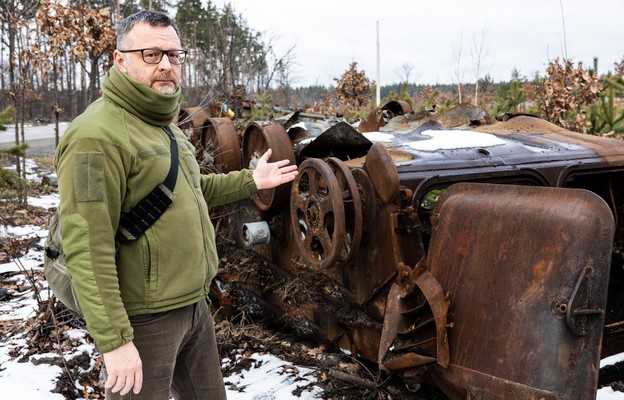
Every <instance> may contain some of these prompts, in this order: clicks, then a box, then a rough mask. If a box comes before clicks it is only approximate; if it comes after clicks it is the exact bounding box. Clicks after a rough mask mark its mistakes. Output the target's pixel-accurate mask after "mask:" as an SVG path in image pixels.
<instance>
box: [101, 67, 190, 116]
mask: <svg viewBox="0 0 624 400" xmlns="http://www.w3.org/2000/svg"><path fill="white" fill-rule="evenodd" d="M102 94H103V95H104V96H105V97H108V98H110V99H111V100H112V101H114V102H115V103H117V104H119V105H120V106H121V107H122V108H124V109H125V110H127V111H128V112H129V113H131V114H133V115H136V116H137V117H138V118H140V119H141V120H143V121H144V122H146V123H148V124H150V125H156V126H165V125H169V124H171V122H172V121H173V119H174V118H175V117H176V115H177V114H178V107H179V104H180V88H179V87H178V90H177V91H176V92H175V93H173V94H162V93H160V92H157V91H156V90H154V89H152V88H150V87H149V86H147V85H145V84H144V83H141V82H139V81H138V80H136V79H134V78H132V77H131V76H129V75H128V74H125V73H123V72H121V71H120V70H119V68H117V67H116V66H113V67H112V68H110V69H109V70H108V72H107V73H106V75H105V76H104V80H103V81H102Z"/></svg>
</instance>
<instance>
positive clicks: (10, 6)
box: [0, 0, 624, 169]
mask: <svg viewBox="0 0 624 400" xmlns="http://www.w3.org/2000/svg"><path fill="white" fill-rule="evenodd" d="M141 9H154V10H162V11H167V12H168V13H169V14H170V15H172V16H175V20H176V22H177V25H178V27H179V29H180V35H181V39H182V43H183V45H184V46H185V47H186V48H187V49H188V50H189V54H190V57H189V61H188V62H186V63H185V64H184V65H183V66H182V69H183V70H182V81H181V85H182V86H183V96H184V97H183V101H182V107H191V106H206V107H208V106H209V105H213V106H214V107H213V109H214V110H217V112H218V110H221V109H222V107H221V106H222V105H224V104H225V105H227V106H228V107H229V108H230V109H232V110H234V111H235V113H236V116H237V121H238V123H239V125H243V124H245V123H246V122H247V121H248V120H249V119H255V120H259V119H269V118H272V117H276V116H278V115H277V113H276V111H275V110H276V106H277V107H279V108H280V109H289V110H303V111H305V112H310V113H314V114H319V115H323V116H325V117H333V116H341V117H344V118H345V119H347V120H349V121H356V120H357V119H360V118H365V117H366V116H367V115H368V114H369V113H370V112H371V111H372V110H373V109H374V108H375V107H378V106H379V105H378V104H375V98H376V90H377V87H376V84H375V82H374V81H373V80H371V79H369V77H367V76H366V74H365V73H364V71H360V70H358V65H357V61H353V62H352V63H351V64H350V65H348V66H345V71H344V73H343V74H342V75H341V76H338V77H334V81H335V83H336V84H335V86H331V87H325V86H308V87H294V86H293V85H292V82H291V81H292V76H293V69H294V64H295V60H294V50H295V47H294V46H293V47H291V48H289V49H286V50H285V51H284V52H283V53H280V54H278V53H276V50H275V48H276V47H275V46H274V44H275V43H274V41H275V39H274V38H272V37H269V36H267V35H266V34H262V33H260V32H257V31H255V30H254V29H253V28H252V27H250V26H249V25H248V24H247V22H246V20H245V18H244V17H243V16H242V15H241V14H238V13H237V11H236V10H235V9H234V8H233V6H231V5H226V6H224V7H223V8H218V7H216V6H215V5H214V4H213V3H212V2H211V1H209V0H208V1H207V2H202V1H201V0H178V1H175V2H174V1H168V0H128V1H125V2H124V1H121V0H91V1H85V0H67V1H63V2H55V1H52V0H0V42H1V43H2V46H1V47H0V91H1V92H0V129H1V128H2V126H6V125H14V126H15V128H14V129H15V132H14V133H15V145H16V147H15V148H13V149H11V150H10V151H11V152H12V154H15V155H17V157H19V156H20V154H21V153H20V152H23V150H24V149H25V143H24V137H23V126H24V124H26V123H53V122H55V123H56V124H57V127H58V123H59V121H71V120H72V119H73V118H74V117H75V116H77V115H78V114H80V113H81V112H82V111H83V110H84V109H85V108H86V106H87V105H88V104H89V103H90V102H91V101H93V100H94V99H95V98H97V97H98V96H99V90H100V88H99V85H100V82H101V79H102V76H103V74H104V73H105V71H106V70H107V69H108V68H109V67H110V65H111V62H112V54H113V50H114V49H115V30H114V24H115V21H117V20H118V19H120V18H123V17H125V16H128V15H130V14H132V13H134V12H136V11H138V10H141ZM481 61H482V60H479V59H477V60H476V62H477V63H479V62H481ZM597 65H598V62H597V59H596V60H595V61H594V65H590V66H586V65H582V64H580V63H576V64H575V63H574V62H573V61H572V60H570V59H559V58H557V59H555V60H552V61H551V62H550V64H549V65H548V67H547V68H546V71H545V74H544V75H543V76H540V75H539V74H536V75H534V76H523V75H522V74H521V73H520V72H519V71H516V70H514V71H510V79H509V80H508V81H504V82H494V81H493V80H492V79H491V78H490V77H489V76H488V75H484V76H483V77H480V78H478V79H477V81H476V82H458V83H454V84H439V85H416V84H414V83H411V82H410V81H409V72H410V71H409V66H406V65H404V66H401V67H399V68H403V69H404V71H403V72H404V74H403V75H404V76H405V77H404V79H403V81H402V82H397V83H394V84H391V85H384V86H382V87H381V88H380V95H381V96H380V99H381V101H380V103H381V104H384V103H386V102H387V101H390V100H404V101H407V102H409V103H410V104H411V105H412V109H413V110H414V111H420V110H428V111H432V110H433V111H444V110H447V109H450V108H452V107H454V106H455V105H457V104H460V103H471V104H474V105H478V106H480V107H482V108H484V109H485V110H486V111H488V112H489V113H490V114H491V115H494V116H497V115H504V114H509V113H511V114H513V113H528V114H533V115H536V116H539V117H541V118H544V119H546V120H548V121H551V122H553V123H555V124H557V125H560V126H562V127H564V128H567V129H571V130H575V131H579V132H585V133H590V134H603V135H609V136H614V137H620V136H621V135H623V134H624V55H623V57H622V59H621V60H614V62H613V70H609V71H604V72H603V71H598V70H597ZM477 76H478V75H477ZM243 106H244V107H243ZM243 108H245V110H243ZM243 111H244V112H243ZM57 132H58V128H57ZM18 164H19V163H18ZM18 169H19V168H18Z"/></svg>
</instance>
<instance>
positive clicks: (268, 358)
mask: <svg viewBox="0 0 624 400" xmlns="http://www.w3.org/2000/svg"><path fill="white" fill-rule="evenodd" d="M29 165H30V167H31V168H32V165H33V164H29ZM28 202H29V204H30V205H33V206H37V207H44V208H51V207H56V206H57V204H58V195H49V196H44V197H40V198H35V197H31V198H29V199H28ZM9 236H13V237H18V238H32V237H38V238H40V240H41V245H43V241H44V239H45V237H46V236H47V230H45V229H44V228H42V227H39V226H23V227H4V228H3V229H0V237H9ZM42 257H43V255H42V253H41V252H40V251H33V250H30V251H29V252H28V253H27V254H26V255H24V256H23V257H21V258H20V259H18V260H15V261H12V262H9V263H5V264H0V274H3V273H11V272H17V274H13V275H12V279H14V280H15V283H16V284H26V282H27V281H26V276H25V275H23V274H22V273H19V272H20V271H23V270H24V269H25V270H27V271H28V270H33V271H38V270H42V268H43V258H42ZM20 265H21V266H22V267H21V268H20ZM44 284H45V283H44ZM41 295H42V296H46V295H47V290H42V291H41ZM36 310H37V302H36V300H35V299H34V298H33V296H32V291H31V290H29V291H26V292H24V293H21V294H19V293H16V294H15V295H14V297H13V299H12V300H11V301H8V302H7V301H0V322H3V323H7V322H8V321H16V323H20V321H25V320H26V319H28V318H31V317H33V316H34V315H35V312H36ZM85 334H86V333H85V332H84V331H83V330H73V331H71V332H70V335H73V336H75V337H76V338H77V339H78V342H80V343H81V344H80V345H78V346H77V348H76V349H75V351H76V352H86V353H87V354H89V355H90V356H91V357H94V356H95V349H94V348H93V346H91V345H88V344H87V343H86V342H85V341H84V340H80V338H84V336H85ZM22 335H23V333H18V334H15V335H10V334H9V335H8V336H0V387H1V388H2V397H3V398H20V399H29V400H39V399H41V400H62V399H63V396H62V395H60V394H54V393H52V390H53V389H54V388H55V386H56V381H57V380H58V378H59V377H60V376H61V368H60V367H58V366H52V365H49V364H46V363H40V362H38V360H40V359H42V358H46V357H55V355H53V354H49V355H46V354H38V355H33V356H30V357H27V361H26V362H22V361H19V359H20V358H21V357H22V356H23V355H24V354H23V353H24V352H25V351H26V350H27V346H26V343H25V339H24V337H23V336H22ZM14 348H21V349H22V350H21V354H18V355H17V356H16V355H15V354H9V352H10V351H11V350H13V349H14ZM251 358H253V359H254V360H255V362H254V363H252V367H251V368H250V369H249V370H244V371H241V372H239V373H237V374H233V375H231V376H228V377H226V378H225V382H226V389H227V395H228V398H229V399H230V400H287V399H293V398H298V399H302V400H311V399H320V398H322V390H321V389H320V388H319V387H317V386H313V387H312V389H311V391H304V392H303V393H302V394H301V396H300V397H297V396H295V395H294V394H293V391H295V390H296V389H297V388H298V387H304V386H307V385H308V384H309V383H311V382H315V378H314V376H313V374H312V372H313V370H311V369H309V368H306V367H301V366H296V365H292V364H290V363H288V362H285V361H283V360H281V359H279V358H278V357H275V356H273V355H269V354H258V353H256V354H253V355H252V356H251ZM623 359H624V353H622V354H619V355H616V356H612V357H609V358H606V359H604V360H602V362H601V366H604V365H607V364H612V363H615V362H617V361H620V360H623ZM232 361H234V362H235V361H236V360H229V359H224V360H222V363H223V365H227V364H228V363H230V362H232ZM596 399H597V400H622V399H624V393H621V392H614V391H613V390H612V389H611V388H609V387H607V388H602V389H600V390H598V391H597V397H596Z"/></svg>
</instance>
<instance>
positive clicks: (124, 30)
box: [116, 11, 180, 49]
mask: <svg viewBox="0 0 624 400" xmlns="http://www.w3.org/2000/svg"><path fill="white" fill-rule="evenodd" d="M138 23H145V24H149V25H151V26H171V27H173V29H175V32H176V34H177V35H178V37H180V30H179V29H178V26H177V25H176V23H175V20H174V19H173V18H171V17H170V16H169V15H167V14H165V13H163V12H159V11H139V12H137V13H134V14H132V15H129V16H127V17H126V18H124V19H122V20H120V21H119V22H117V28H116V32H117V48H118V49H120V48H122V47H123V44H124V42H125V40H126V38H127V36H128V32H130V31H131V30H132V28H134V26H135V25H136V24H138Z"/></svg>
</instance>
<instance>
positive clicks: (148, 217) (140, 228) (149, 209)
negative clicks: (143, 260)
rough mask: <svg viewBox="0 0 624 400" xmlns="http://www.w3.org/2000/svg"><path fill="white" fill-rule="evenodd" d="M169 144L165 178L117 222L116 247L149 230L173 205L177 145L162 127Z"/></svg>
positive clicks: (169, 130) (176, 173)
mask: <svg viewBox="0 0 624 400" xmlns="http://www.w3.org/2000/svg"><path fill="white" fill-rule="evenodd" d="M162 128H163V129H164V130H165V132H166V133H167V136H169V141H170V143H171V165H170V167H169V173H167V177H166V178H165V180H164V181H163V183H161V184H160V185H158V186H156V187H155V188H154V189H153V190H152V191H151V192H150V193H149V194H148V195H147V196H145V197H144V198H143V199H142V200H141V201H140V202H139V203H138V204H137V205H136V206H134V208H133V209H132V210H130V212H128V213H127V214H124V215H123V216H122V217H121V220H120V221H119V227H118V229H117V233H116V235H115V242H116V243H117V246H120V245H121V244H123V243H127V242H130V241H132V240H136V239H138V238H139V237H141V235H143V233H145V231H146V230H147V228H149V227H150V226H151V225H152V224H153V223H154V222H156V220H158V218H160V216H161V215H163V213H164V212H165V210H167V208H169V207H170V206H171V204H172V203H173V189H174V188H175V185H176V180H177V178H178V163H179V161H178V145H177V143H176V139H175V136H174V135H173V132H172V131H171V128H169V127H168V126H163V127H162Z"/></svg>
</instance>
